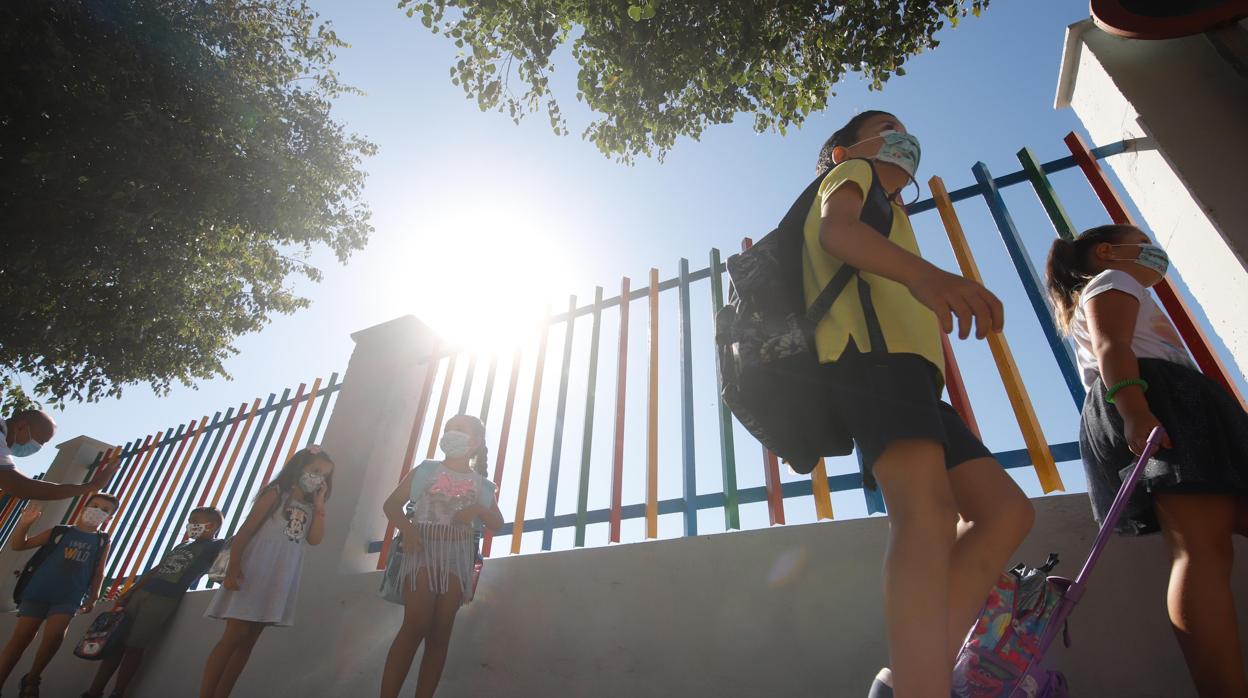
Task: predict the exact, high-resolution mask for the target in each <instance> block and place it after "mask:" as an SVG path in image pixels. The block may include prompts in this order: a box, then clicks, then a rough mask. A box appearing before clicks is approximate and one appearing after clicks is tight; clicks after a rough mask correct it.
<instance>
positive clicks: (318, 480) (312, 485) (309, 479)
mask: <svg viewBox="0 0 1248 698" xmlns="http://www.w3.org/2000/svg"><path fill="white" fill-rule="evenodd" d="M323 484H325V476H324V475H317V474H316V473H304V474H303V475H300V476H299V486H300V487H302V488H303V491H304V492H307V493H308V494H312V493H313V492H315V491H317V490H319V489H321V485H323Z"/></svg>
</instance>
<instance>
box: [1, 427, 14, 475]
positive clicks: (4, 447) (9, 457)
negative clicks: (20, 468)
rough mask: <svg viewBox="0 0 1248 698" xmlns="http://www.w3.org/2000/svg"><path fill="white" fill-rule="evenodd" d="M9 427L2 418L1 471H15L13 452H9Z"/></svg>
mask: <svg viewBox="0 0 1248 698" xmlns="http://www.w3.org/2000/svg"><path fill="white" fill-rule="evenodd" d="M8 437H9V425H8V424H7V423H6V422H5V421H4V418H3V417H0V470H14V469H16V468H17V463H14V462H13V452H12V451H10V450H9V441H8Z"/></svg>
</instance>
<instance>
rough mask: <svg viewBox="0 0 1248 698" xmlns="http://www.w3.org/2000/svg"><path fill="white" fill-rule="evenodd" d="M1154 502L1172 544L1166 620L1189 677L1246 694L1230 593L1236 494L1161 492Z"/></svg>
mask: <svg viewBox="0 0 1248 698" xmlns="http://www.w3.org/2000/svg"><path fill="white" fill-rule="evenodd" d="M1155 508H1156V511H1157V518H1158V520H1159V521H1160V522H1161V531H1162V535H1163V536H1165V539H1166V544H1167V545H1168V546H1169V547H1170V559H1171V566H1170V588H1169V591H1168V594H1167V602H1168V603H1167V606H1168V607H1169V611H1170V624H1171V626H1172V627H1173V628H1174V634H1175V636H1177V637H1178V640H1179V647H1181V648H1182V649H1183V656H1184V658H1185V659H1186V660H1187V669H1188V671H1189V672H1190V673H1191V675H1192V681H1193V682H1194V683H1195V684H1196V689H1197V691H1199V693H1200V695H1202V696H1248V678H1245V676H1244V667H1243V663H1242V662H1243V655H1242V654H1241V649H1240V641H1239V626H1238V623H1237V622H1236V616H1235V600H1234V597H1233V596H1232V595H1231V563H1232V561H1233V559H1234V550H1233V548H1232V547H1231V534H1232V532H1233V531H1234V529H1235V525H1236V524H1235V517H1236V514H1237V511H1236V509H1237V502H1236V498H1235V497H1231V496H1225V495H1203V494H1159V495H1157V497H1156V499H1155Z"/></svg>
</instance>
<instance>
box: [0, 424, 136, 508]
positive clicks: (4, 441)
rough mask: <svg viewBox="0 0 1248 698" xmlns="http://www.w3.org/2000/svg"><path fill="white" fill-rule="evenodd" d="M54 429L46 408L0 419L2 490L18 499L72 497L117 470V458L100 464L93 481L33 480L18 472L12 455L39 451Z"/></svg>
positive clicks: (101, 482)
mask: <svg viewBox="0 0 1248 698" xmlns="http://www.w3.org/2000/svg"><path fill="white" fill-rule="evenodd" d="M55 433H56V421H55V420H53V419H52V415H50V414H48V413H47V412H44V411H43V410H24V411H22V412H18V413H16V414H14V415H13V416H12V417H9V418H8V419H0V437H2V438H0V491H3V492H4V493H6V494H11V495H13V496H15V497H17V498H19V499H42V500H54V499H69V498H70V497H77V496H78V495H82V494H88V493H91V492H95V491H97V490H99V489H100V488H101V487H103V486H104V484H105V483H106V482H108V480H109V478H111V477H112V476H113V474H114V473H116V472H117V466H118V464H119V461H117V460H116V459H113V460H111V461H109V462H106V463H103V464H101V465H100V467H99V468H97V469H96V471H95V474H94V475H93V476H92V477H91V480H90V482H86V483H83V484H77V485H71V484H62V483H58V482H48V481H46V480H32V479H31V478H28V477H26V476H25V475H23V474H21V473H20V472H18V471H17V463H15V462H14V460H13V459H14V458H25V457H27V456H33V455H34V454H36V453H38V452H39V450H40V449H41V448H43V446H44V445H45V444H46V443H48V442H49V441H51V440H52V436H53V435H54V434H55Z"/></svg>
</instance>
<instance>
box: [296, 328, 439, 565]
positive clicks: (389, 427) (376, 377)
mask: <svg viewBox="0 0 1248 698" xmlns="http://www.w3.org/2000/svg"><path fill="white" fill-rule="evenodd" d="M351 338H352V339H354V340H355V351H354V352H352V354H351V361H350V362H349V363H348V364H347V370H346V373H345V374H344V375H343V379H342V391H341V392H340V393H339V395H338V401H337V403H336V404H335V405H334V411H333V413H332V415H331V416H330V419H329V423H328V424H327V425H326V427H325V435H324V437H323V438H322V440H321V443H322V445H323V446H324V447H325V450H326V451H327V452H329V454H330V455H331V456H332V457H333V458H334V461H335V462H336V463H337V470H336V471H335V473H334V491H333V495H332V497H331V499H330V501H329V504H328V506H327V511H326V516H327V523H328V526H327V529H326V535H325V540H324V541H323V542H322V543H321V548H322V549H321V550H317V551H316V552H315V553H314V554H311V555H309V556H308V563H309V564H310V565H312V564H315V565H316V566H317V567H318V568H320V569H318V570H317V572H319V573H322V574H339V573H352V572H364V571H368V570H372V569H374V568H375V567H376V564H377V555H376V553H369V552H368V545H369V543H371V542H372V541H376V540H380V539H381V537H382V535H383V534H384V533H385V526H386V522H385V517H384V515H383V514H382V513H381V504H382V502H383V501H385V499H386V497H387V496H389V494H390V492H391V491H393V490H394V487H395V485H397V484H398V479H399V471H400V469H401V467H402V463H403V456H404V455H405V452H406V449H407V440H408V435H409V434H410V433H411V427H412V420H413V419H414V418H415V415H416V410H417V409H418V408H419V402H420V392H421V389H422V388H423V387H424V382H425V372H426V371H427V370H434V369H436V366H437V364H436V363H426V362H425V361H424V359H425V358H426V357H427V356H428V355H429V354H430V352H431V351H432V350H433V348H434V345H435V344H436V337H435V336H434V334H433V332H432V331H431V330H430V329H429V328H428V327H426V326H425V325H424V323H422V322H420V321H419V320H417V319H416V318H415V317H413V316H411V315H405V316H403V317H400V318H396V319H394V320H391V321H389V322H385V323H382V324H380V325H376V326H374V327H370V328H368V329H365V330H360V331H359V332H356V333H354V334H352V335H351ZM331 551H332V553H331ZM322 565H330V566H332V569H329V568H325V567H321V566H322ZM308 571H309V572H312V571H313V570H312V569H309V570H308Z"/></svg>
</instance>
